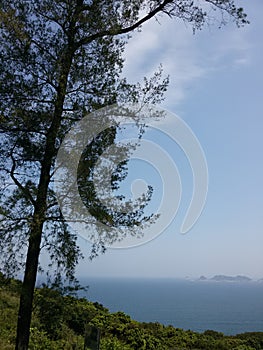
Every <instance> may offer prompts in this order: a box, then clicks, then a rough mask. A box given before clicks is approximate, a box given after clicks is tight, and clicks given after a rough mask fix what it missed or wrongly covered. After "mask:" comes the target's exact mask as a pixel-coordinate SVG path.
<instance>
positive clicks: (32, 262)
mask: <svg viewBox="0 0 263 350" xmlns="http://www.w3.org/2000/svg"><path fill="white" fill-rule="evenodd" d="M73 55H74V49H73V46H70V45H68V48H67V50H65V54H64V57H63V58H62V60H61V62H60V67H61V71H60V72H61V73H60V79H59V84H58V88H57V99H56V102H55V110H54V115H53V121H52V124H51V126H50V128H49V130H48V133H47V137H46V147H45V154H44V158H43V161H42V163H41V174H40V179H39V184H38V194H37V198H36V202H35V208H34V214H33V219H32V225H31V229H30V236H29V237H30V238H29V245H28V251H27V258H26V267H25V273H24V279H23V283H22V290H21V294H20V305H19V312H18V321H17V335H16V348H15V349H16V350H27V349H28V344H29V336H30V323H31V317H32V308H33V297H34V289H35V284H36V277H37V270H38V261H39V254H40V247H41V239H42V231H43V225H44V222H45V216H46V207H47V194H48V187H49V183H50V172H51V168H52V163H53V161H54V157H55V155H56V140H57V136H58V131H59V128H60V126H61V117H62V114H63V105H64V100H65V96H66V90H67V81H68V75H69V72H70V67H71V64H72V59H73Z"/></svg>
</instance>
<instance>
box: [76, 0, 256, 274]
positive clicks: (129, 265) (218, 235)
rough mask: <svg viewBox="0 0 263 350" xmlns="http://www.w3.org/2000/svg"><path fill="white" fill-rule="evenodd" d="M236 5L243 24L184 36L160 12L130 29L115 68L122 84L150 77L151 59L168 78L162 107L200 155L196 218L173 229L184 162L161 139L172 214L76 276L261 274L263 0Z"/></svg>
mask: <svg viewBox="0 0 263 350" xmlns="http://www.w3.org/2000/svg"><path fill="white" fill-rule="evenodd" d="M238 4H239V5H240V6H243V7H244V8H245V11H246V13H247V14H248V19H249V20H250V22H251V23H250V24H249V25H247V26H246V27H245V28H236V27H235V26H234V25H233V24H229V25H227V26H225V27H223V28H222V29H220V30H219V29H217V27H216V26H214V27H213V26H210V27H206V28H204V29H203V30H202V31H198V32H196V34H195V35H193V33H192V29H191V27H190V26H187V25H186V24H184V23H182V22H179V21H178V20H174V19H169V18H166V17H162V18H160V21H159V23H158V22H157V21H155V20H152V21H150V22H149V23H147V24H145V25H144V27H143V29H142V31H141V32H139V33H135V34H134V35H133V37H132V39H131V40H130V42H129V44H128V45H127V48H126V51H125V59H126V61H125V67H124V72H123V74H124V75H125V76H126V77H127V78H128V79H129V80H130V81H131V82H136V81H141V80H142V77H143V76H149V75H151V74H152V73H153V72H154V71H156V70H157V68H158V66H159V64H160V63H162V65H163V69H164V74H165V75H166V74H167V75H169V76H170V84H169V88H168V91H167V94H166V99H165V101H164V102H163V103H162V107H163V108H165V109H167V110H168V111H169V112H171V113H174V114H176V115H177V116H179V117H180V118H181V119H182V120H183V121H184V122H185V123H187V125H188V126H189V127H190V129H191V130H192V131H193V133H194V134H195V135H196V137H197V138H198V140H199V142H200V144H201V146H202V149H203V151H204V153H205V156H206V161H207V166H208V173H209V187H208V193H207V200H206V204H205V207H204V210H203V212H202V214H201V216H200V217H199V219H198V221H197V222H196V223H195V225H194V226H193V227H192V229H191V230H190V231H189V232H187V233H186V234H181V233H180V227H181V225H182V221H183V219H184V216H185V213H186V211H187V208H188V206H189V201H190V200H191V193H192V186H193V181H192V177H191V176H192V175H191V168H190V167H189V164H187V162H186V161H185V160H183V158H184V157H183V154H182V152H181V150H180V149H178V147H177V148H176V147H174V146H173V147H170V145H169V142H167V143H166V142H165V141H164V139H163V137H161V138H160V142H161V143H163V147H164V148H165V149H166V151H167V152H168V153H170V156H171V157H172V158H173V159H174V160H175V161H176V162H178V164H177V166H178V171H179V173H180V175H181V181H182V200H181V203H180V206H179V209H178V212H177V215H176V216H175V218H174V220H173V221H172V223H171V224H170V225H169V226H168V227H167V228H166V229H165V230H164V232H163V233H162V234H161V235H159V236H158V237H156V238H155V239H153V240H151V241H150V242H146V243H145V244H142V245H140V246H136V247H132V248H126V249H108V250H107V251H106V253H105V254H103V255H100V256H99V257H98V258H96V259H94V260H93V261H92V262H90V261H89V259H85V260H84V261H82V262H81V263H80V265H79V266H78V269H77V274H78V276H82V277H93V276H97V277H105V276H107V277H144V278H145V277H150V278H152V277H156V278H159V277H172V278H173V277H175V278H178V277H179V278H185V277H189V278H197V277H199V276H200V275H205V276H208V277H209V276H213V275H215V274H225V275H238V274H243V275H248V276H250V277H252V278H255V279H258V278H262V277H263V254H262V249H263V186H262V179H263V161H262V160H263V157H262V150H263V137H262V133H263V86H262V82H263V69H262V64H263V41H262V34H263V22H262V13H263V2H262V0H251V1H249V2H245V1H240V2H239V3H238ZM150 137H151V138H152V140H157V139H158V135H155V134H154V133H152V135H151V136H150ZM156 142H157V141H156ZM165 145H166V146H165ZM136 169H137V170H136V171H135V173H136V176H138V179H143V174H147V173H148V172H150V169H148V170H147V171H145V170H143V169H144V168H143V165H142V166H141V169H140V163H137V168H136ZM139 170H142V175H139ZM152 170H153V169H152ZM154 177H156V180H155V182H154V183H155V185H156V186H157V187H158V186H159V185H158V184H159V183H160V181H161V180H162V178H161V177H160V175H158V174H157V175H156V171H155V170H153V175H152V178H151V180H152V179H153V178H154ZM147 181H148V180H147V179H146V180H145V182H146V183H148V182H147ZM152 181H154V180H152ZM160 186H161V185H160ZM157 197H158V195H157ZM157 197H156V198H157ZM166 204H167V205H169V204H170V203H166ZM79 243H80V245H81V248H82V250H83V253H84V254H85V255H86V256H88V254H89V252H90V243H88V242H87V241H86V240H84V239H82V238H80V239H79Z"/></svg>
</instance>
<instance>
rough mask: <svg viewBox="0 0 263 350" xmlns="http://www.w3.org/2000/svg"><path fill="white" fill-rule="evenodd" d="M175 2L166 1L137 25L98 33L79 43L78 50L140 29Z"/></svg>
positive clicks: (171, 0)
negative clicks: (104, 39) (98, 41)
mask: <svg viewBox="0 0 263 350" xmlns="http://www.w3.org/2000/svg"><path fill="white" fill-rule="evenodd" d="M173 1H174V0H164V1H163V3H161V4H160V5H159V6H157V7H156V8H155V9H154V10H152V11H150V12H149V13H148V14H147V15H146V16H144V17H143V18H141V19H140V20H138V21H137V22H136V23H134V24H132V25H131V26H129V27H126V28H118V29H117V28H112V29H108V30H103V31H101V32H98V33H96V34H93V35H90V36H88V37H86V38H84V39H82V40H80V41H79V42H78V43H77V48H79V47H80V46H82V45H86V44H89V43H90V42H92V41H93V40H96V39H98V38H102V37H103V36H115V35H122V34H127V33H129V32H132V31H133V30H134V29H136V28H138V27H140V26H141V25H142V24H143V23H145V22H147V21H148V20H149V19H151V18H153V17H154V16H155V15H156V14H157V13H159V12H161V11H163V10H164V8H165V6H167V5H168V4H172V3H173Z"/></svg>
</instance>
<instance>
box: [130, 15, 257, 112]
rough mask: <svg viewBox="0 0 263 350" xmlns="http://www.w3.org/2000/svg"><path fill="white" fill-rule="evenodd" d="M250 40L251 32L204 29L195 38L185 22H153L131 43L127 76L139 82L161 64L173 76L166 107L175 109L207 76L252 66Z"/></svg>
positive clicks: (226, 28)
mask: <svg viewBox="0 0 263 350" xmlns="http://www.w3.org/2000/svg"><path fill="white" fill-rule="evenodd" d="M250 37H251V33H250V28H245V29H244V28H242V29H238V28H236V27H235V26H232V25H230V26H226V27H225V28H223V29H221V30H218V29H217V28H214V29H211V30H210V31H208V30H207V28H204V29H203V31H202V32H198V33H197V34H196V35H193V34H192V30H191V28H190V26H188V27H187V26H185V25H183V24H182V22H178V21H175V20H170V19H169V18H165V17H163V18H162V21H161V25H160V24H159V23H158V22H156V21H154V20H152V21H150V22H149V23H146V24H145V25H144V27H143V29H142V31H141V32H139V33H135V34H134V35H133V38H132V39H131V40H130V42H129V43H128V45H127V48H126V51H125V58H126V64H125V69H124V75H125V76H126V77H127V78H128V79H129V80H130V81H132V82H135V81H140V80H141V79H142V77H144V76H149V75H151V74H153V72H154V71H155V70H156V69H157V67H158V66H159V64H160V63H162V64H163V68H164V74H165V75H167V74H169V76H170V86H169V90H168V92H167V95H166V105H168V106H175V105H178V104H179V103H180V102H182V101H183V100H184V99H185V98H186V96H187V94H188V91H189V89H191V88H193V87H195V86H197V82H198V84H199V83H200V79H202V78H204V77H205V76H206V75H208V74H212V73H213V72H214V71H218V70H220V69H225V68H229V69H233V67H240V66H243V65H246V64H249V63H250V51H251V44H250V42H251V40H250V39H251V38H250Z"/></svg>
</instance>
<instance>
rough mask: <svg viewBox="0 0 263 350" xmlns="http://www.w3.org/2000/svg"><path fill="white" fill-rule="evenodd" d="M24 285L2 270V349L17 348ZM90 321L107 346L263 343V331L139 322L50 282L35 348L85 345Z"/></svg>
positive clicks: (152, 348) (37, 306)
mask: <svg viewBox="0 0 263 350" xmlns="http://www.w3.org/2000/svg"><path fill="white" fill-rule="evenodd" d="M20 286H21V282H19V281H17V280H14V279H6V278H4V276H3V275H0V314H1V316H0V349H1V350H11V349H14V345H15V334H16V321H17V312H18V303H19V290H20ZM87 325H94V326H96V327H98V328H99V329H100V330H101V342H100V344H101V347H100V349H101V350H168V349H169V350H172V349H174V350H175V349H176V350H183V349H196V350H198V349H207V350H216V349H218V350H224V349H231V350H254V349H255V350H260V349H263V332H257V333H256V332H255V333H244V334H240V335H236V336H224V334H223V333H219V332H215V331H212V330H207V331H205V332H204V333H202V334H200V333H196V332H192V331H189V330H188V331H184V330H182V329H179V328H175V327H172V326H163V325H161V324H159V323H157V322H156V323H142V322H137V321H135V320H132V319H131V318H130V317H129V316H128V315H126V314H125V313H123V312H117V313H110V312H109V311H108V310H107V309H106V308H105V307H103V306H102V305H100V304H98V303H92V302H90V301H88V300H86V299H83V298H81V299H79V298H76V297H73V296H70V295H63V293H62V292H61V291H59V290H54V289H50V288H48V287H43V288H39V289H37V290H36V293H35V300H34V312H33V319H32V324H31V338H30V349H31V350H62V349H63V350H71V349H72V350H80V349H81V350H83V348H84V334H85V327H86V326H87Z"/></svg>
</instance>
